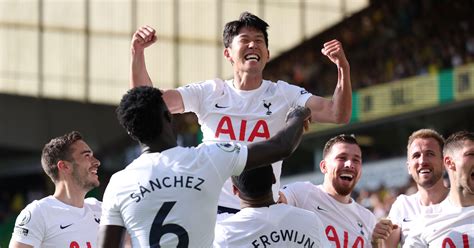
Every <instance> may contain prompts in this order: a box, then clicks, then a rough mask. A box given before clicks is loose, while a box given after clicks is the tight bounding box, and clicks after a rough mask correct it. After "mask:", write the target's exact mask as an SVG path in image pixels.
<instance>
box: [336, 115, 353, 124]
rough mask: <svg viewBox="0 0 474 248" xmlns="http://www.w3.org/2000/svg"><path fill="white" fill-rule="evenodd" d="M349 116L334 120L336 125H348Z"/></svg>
mask: <svg viewBox="0 0 474 248" xmlns="http://www.w3.org/2000/svg"><path fill="white" fill-rule="evenodd" d="M350 120H351V115H350V114H349V115H344V116H338V117H337V118H336V124H349V122H350Z"/></svg>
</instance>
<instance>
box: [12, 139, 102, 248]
mask: <svg viewBox="0 0 474 248" xmlns="http://www.w3.org/2000/svg"><path fill="white" fill-rule="evenodd" d="M41 164H42V166H43V170H44V171H45V173H46V174H47V175H48V176H49V177H50V178H51V180H52V181H53V183H54V185H55V191H54V194H53V195H52V196H48V197H45V198H43V199H41V200H39V201H33V202H32V203H30V204H29V205H28V206H26V208H25V209H23V211H21V213H20V215H19V216H18V218H17V220H16V223H15V229H14V231H13V235H12V239H11V241H10V246H9V247H10V248H27V247H46V248H48V247H51V248H56V247H75V248H79V247H96V242H97V232H98V230H99V222H100V215H101V205H100V202H99V201H97V199H95V198H87V199H84V198H85V196H86V193H87V192H89V191H90V190H91V189H93V188H95V187H98V186H99V178H98V177H97V170H98V168H99V165H100V162H99V160H97V159H96V158H95V157H94V155H93V153H92V150H91V149H90V148H89V146H88V145H87V144H86V142H84V140H83V138H82V136H81V134H80V133H79V132H76V131H73V132H71V133H68V134H66V135H63V136H60V137H57V138H54V139H52V140H51V141H50V142H49V143H47V144H46V145H45V146H44V148H43V153H42V156H41Z"/></svg>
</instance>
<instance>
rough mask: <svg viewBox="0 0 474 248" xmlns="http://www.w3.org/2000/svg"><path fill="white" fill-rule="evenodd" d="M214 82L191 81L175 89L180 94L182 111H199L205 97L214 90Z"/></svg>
mask: <svg viewBox="0 0 474 248" xmlns="http://www.w3.org/2000/svg"><path fill="white" fill-rule="evenodd" d="M215 87H216V84H215V83H214V81H212V80H208V81H203V82H197V83H191V84H188V85H186V86H181V87H179V88H178V89H177V90H178V92H179V93H180V94H181V97H182V99H183V105H184V112H193V113H199V112H200V109H201V108H202V107H203V106H202V105H203V104H204V101H205V99H206V97H207V96H208V95H209V94H211V93H212V92H214V90H215Z"/></svg>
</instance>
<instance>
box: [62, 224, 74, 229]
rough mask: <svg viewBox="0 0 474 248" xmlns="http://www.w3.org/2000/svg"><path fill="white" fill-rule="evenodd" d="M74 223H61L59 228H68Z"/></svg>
mask: <svg viewBox="0 0 474 248" xmlns="http://www.w3.org/2000/svg"><path fill="white" fill-rule="evenodd" d="M72 224H74V223H71V224H69V225H65V226H63V225H59V228H61V229H64V228H68V227H70V226H71V225H72Z"/></svg>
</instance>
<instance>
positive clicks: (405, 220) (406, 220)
mask: <svg viewBox="0 0 474 248" xmlns="http://www.w3.org/2000/svg"><path fill="white" fill-rule="evenodd" d="M410 221H411V220H410V219H407V218H403V222H410Z"/></svg>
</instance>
